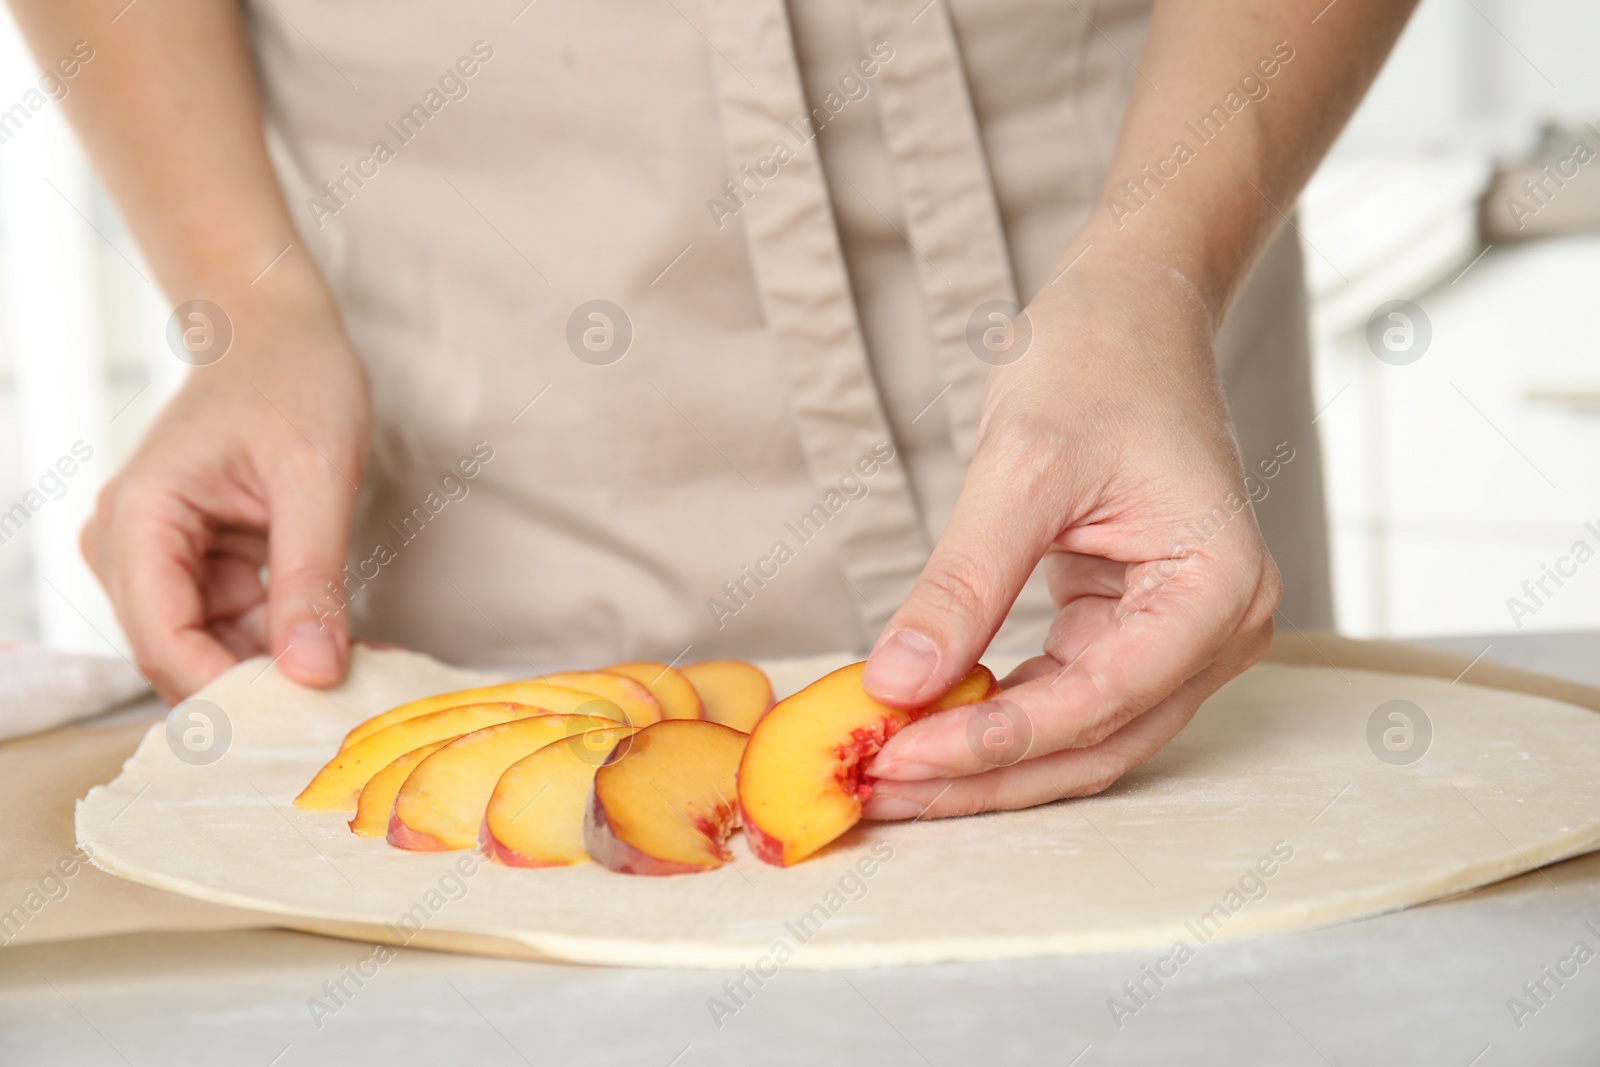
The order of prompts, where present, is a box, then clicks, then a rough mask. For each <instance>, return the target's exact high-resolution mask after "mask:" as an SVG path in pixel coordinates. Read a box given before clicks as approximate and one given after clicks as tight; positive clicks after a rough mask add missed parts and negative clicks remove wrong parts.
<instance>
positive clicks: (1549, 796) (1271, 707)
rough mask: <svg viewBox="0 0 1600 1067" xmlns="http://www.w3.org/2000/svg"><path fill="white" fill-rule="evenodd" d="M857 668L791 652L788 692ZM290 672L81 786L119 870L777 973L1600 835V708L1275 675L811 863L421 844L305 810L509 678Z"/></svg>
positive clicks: (644, 956)
mask: <svg viewBox="0 0 1600 1067" xmlns="http://www.w3.org/2000/svg"><path fill="white" fill-rule="evenodd" d="M842 662H844V658H843V657H827V658H822V659H813V660H805V661H793V660H792V661H785V662H782V663H776V664H771V665H769V670H770V672H771V674H772V678H773V684H774V688H775V689H776V690H777V692H778V693H779V694H780V696H781V695H785V694H787V693H790V692H793V691H794V690H795V689H797V688H799V687H800V686H802V685H804V684H805V683H806V682H808V681H810V680H812V679H814V678H816V677H818V676H819V675H820V674H821V673H823V672H824V671H825V670H827V669H830V668H831V667H833V666H835V665H838V664H839V663H842ZM992 665H994V666H998V667H1003V666H1005V664H1004V663H1002V662H999V661H996V662H995V663H994V664H992ZM264 667H265V662H264V661H262V660H255V661H252V662H249V663H245V664H241V665H240V666H239V667H237V668H235V669H234V670H232V671H230V672H229V673H228V674H226V675H224V676H223V677H221V678H219V679H218V680H217V681H216V682H214V683H213V684H212V685H210V686H208V687H207V688H206V689H205V690H204V691H203V692H202V693H201V694H199V696H200V697H201V698H203V699H205V700H209V701H211V702H212V703H214V704H216V705H218V706H219V707H221V708H222V709H224V711H225V713H226V715H227V717H228V719H229V721H230V724H231V728H232V740H231V745H230V747H229V748H228V750H227V751H226V753H225V755H223V756H222V757H221V759H219V760H218V761H216V762H215V763H212V764H210V765H208V766H191V765H189V764H187V763H185V762H183V761H180V760H179V759H178V758H177V757H176V756H175V755H174V754H173V752H172V751H171V749H169V747H168V743H167V735H166V731H165V730H164V729H163V728H162V727H161V726H160V725H158V726H156V727H155V728H153V729H152V730H151V731H150V733H149V734H148V735H147V736H146V737H145V739H144V741H143V743H142V744H141V745H140V746H139V750H138V752H137V753H136V754H135V755H134V756H133V758H132V759H130V760H129V761H128V763H127V765H126V766H125V767H124V769H123V772H122V774H121V775H120V776H119V777H118V778H117V779H116V781H114V782H113V783H111V784H110V785H109V786H103V787H97V788H95V789H94V790H92V791H91V792H90V793H89V795H88V797H87V798H85V799H84V800H82V801H80V802H79V806H78V815H77V825H78V835H79V839H80V841H82V842H83V843H84V844H86V845H87V846H88V847H89V848H90V849H92V851H93V855H94V858H95V862H96V863H97V864H98V865H100V866H101V867H103V868H104V869H106V870H108V871H110V872H112V873H114V874H118V875H121V876H122V877H124V878H129V879H132V880H133V881H136V882H142V883H145V884H147V885H152V886H157V887H160V888H163V889H168V890H172V891H174V892H178V893H183V894H187V895H190V896H193V897H197V898H200V899H203V900H206V901H211V902H214V903H219V904H226V905H236V906H240V907H245V908H251V909H256V910H259V911H264V912H268V913H271V914H274V915H276V916H278V917H280V919H281V922H282V924H283V925H285V926H290V927H296V928H300V929H309V930H317V931H321V932H325V933H332V934H336V935H339V936H348V937H353V938H360V939H365V940H386V941H400V942H405V943H410V944H415V945H421V946H426V947H435V948H446V949H453V950H458V951H466V952H478V953H486V954H497V955H513V956H529V957H538V958H545V959H561V960H572V961H578V962H584V963H605V964H626V965H647V966H672V967H718V968H729V967H731V968H738V967H742V966H747V965H748V966H757V965H759V966H760V968H761V970H762V971H763V973H764V972H766V971H769V970H770V969H771V968H772V967H775V966H789V967H798V968H832V967H854V966H861V965H873V964H906V963H920V962H929V961H935V960H983V959H1002V958H1011V957H1022V956H1041V955H1054V954H1064V953H1073V952H1087V951H1100V950H1114V949H1128V948H1136V947H1148V948H1150V949H1151V950H1152V951H1157V950H1159V951H1158V952H1157V954H1158V955H1160V956H1162V957H1163V958H1165V957H1167V956H1170V955H1171V954H1172V949H1173V946H1174V945H1175V943H1177V942H1179V941H1181V942H1183V943H1184V944H1185V945H1187V946H1189V949H1190V950H1191V951H1192V950H1193V949H1195V948H1198V947H1199V946H1200V945H1201V944H1202V943H1203V942H1204V941H1206V940H1210V939H1212V938H1215V937H1228V938H1232V937H1238V936H1242V935H1248V934H1258V933H1263V932H1267V931H1278V930H1290V929H1297V928H1302V927H1308V926H1314V925H1319V924H1324V923H1330V922H1335V921H1338V920H1343V919H1352V918H1357V917H1360V916H1365V915H1372V914H1375V913H1378V912H1381V911H1388V910H1391V909H1395V908H1400V907H1404V906H1406V905H1410V904H1416V903H1420V902H1422V901H1426V900H1431V899H1434V898H1438V897H1443V896H1448V895H1450V894H1453V893H1457V892H1460V891H1463V890H1466V889H1469V888H1472V887H1474V886H1479V885H1483V884H1485V883H1488V882H1492V881H1495V880H1498V879H1500V878H1504V877H1507V876H1508V875H1512V874H1516V873H1519V872H1522V871H1525V870H1528V869H1530V868H1532V867H1534V866H1537V865H1542V864H1545V863H1549V862H1552V861H1554V860H1558V859H1562V858H1565V857H1568V856H1573V855H1577V854H1579V853H1582V852H1586V851H1589V850H1592V849H1594V848H1597V847H1600V776H1597V775H1596V773H1595V770H1594V769H1595V767H1596V766H1600V716H1597V715H1595V714H1594V713H1593V712H1590V711H1586V710H1583V709H1580V708H1575V707H1572V706H1570V705H1566V704H1561V703H1557V702H1555V701H1552V700H1547V699H1543V698H1540V697H1533V696H1527V695H1524V694H1519V693H1508V692H1501V691H1496V690H1488V689H1479V688H1475V687H1473V686H1468V685H1465V684H1456V685H1451V684H1448V683H1446V682H1444V681H1440V680H1436V679H1430V678H1419V677H1410V676H1404V675H1394V674H1379V673H1374V672H1366V671H1358V670H1352V669H1344V670H1342V671H1338V670H1328V669H1319V668H1309V667H1288V666H1280V665H1276V664H1261V665H1260V666H1257V667H1256V668H1254V669H1253V670H1251V671H1249V672H1248V673H1247V674H1245V675H1244V676H1242V677H1241V678H1238V679H1235V680H1234V681H1233V682H1231V683H1230V684H1229V685H1228V686H1226V687H1225V688H1224V689H1223V690H1222V691H1221V692H1220V693H1218V694H1217V695H1216V696H1215V697H1213V698H1212V699H1211V700H1210V701H1209V702H1208V703H1207V704H1206V705H1205V707H1204V708H1202V709H1201V711H1200V713H1199V714H1198V715H1197V716H1196V717H1195V720H1194V722H1193V723H1192V724H1191V725H1190V726H1189V728H1188V729H1187V730H1185V731H1184V732H1183V734H1182V735H1180V736H1179V737H1178V738H1177V739H1176V740H1175V741H1174V742H1173V743H1172V744H1171V745H1169V746H1168V747H1167V748H1166V749H1165V750H1164V751H1163V752H1162V753H1161V754H1160V755H1159V756H1158V757H1157V758H1156V759H1154V760H1152V761H1151V762H1150V763H1148V764H1146V765H1145V766H1144V767H1141V768H1139V769H1138V770H1137V771H1135V772H1134V773H1132V774H1130V775H1128V776H1127V777H1126V778H1124V779H1123V780H1122V781H1121V782H1119V783H1118V784H1117V785H1116V786H1115V787H1113V788H1112V789H1111V790H1109V791H1107V792H1106V793H1104V794H1102V795H1100V796H1097V797H1093V798H1088V799H1083V800H1075V801H1069V802H1065V803H1059V804H1055V805H1051V806H1048V807H1043V808H1036V809H1033V810H1031V811H1025V812H1016V813H1008V814H1002V815H989V816H981V817H976V818H968V819H952V820H944V821H928V822H920V823H915V824H863V825H861V826H858V827H857V828H856V829H855V830H854V831H852V832H851V833H850V834H848V835H847V836H846V837H844V838H843V839H841V840H840V841H839V842H837V843H836V844H835V845H833V846H831V847H830V848H828V849H826V850H824V851H823V852H822V853H820V854H818V855H817V856H816V857H814V858H812V859H810V860H808V861H807V862H805V863H803V864H800V865H799V866H796V867H793V868H790V869H787V870H782V869H778V868H775V867H769V866H767V865H765V864H763V863H760V862H759V861H757V860H755V859H754V858H753V857H752V856H751V855H750V854H749V852H748V850H746V849H744V848H743V846H742V842H741V841H740V838H739V837H737V836H736V838H735V846H734V850H735V862H734V863H733V864H732V865H730V866H728V867H724V868H722V869H720V870H717V871H714V872H711V873H708V874H699V875H685V876H679V877H673V878H645V877H630V876H627V875H619V874H613V873H611V872H609V871H606V870H604V869H602V868H600V867H599V866H598V865H594V864H587V865H584V866H581V867H574V868H567V869H555V870H519V869H511V868H504V867H497V866H494V865H492V864H489V863H487V862H484V861H481V860H479V861H474V860H473V859H472V854H471V853H446V854H439V853H432V854H429V853H406V852H401V851H399V850H396V849H393V848H390V847H389V846H388V845H386V844H384V843H383V842H382V841H373V840H362V839H358V838H356V837H354V836H353V835H351V834H350V833H349V831H348V830H347V829H346V828H345V818H346V817H345V816H343V815H337V814H331V815H330V814H312V813H308V812H303V811H300V810H299V809H298V808H295V807H294V806H293V805H292V803H291V800H292V798H293V797H294V795H295V794H296V793H297V792H298V791H299V790H300V788H301V787H302V786H303V785H304V784H305V783H306V781H307V780H309V778H310V777H311V775H312V773H313V772H314V771H315V770H316V769H317V767H318V766H320V765H321V764H322V762H323V761H324V760H326V759H327V758H328V757H329V755H330V754H331V753H332V752H333V751H334V750H335V749H336V748H337V746H338V743H339V739H340V738H341V737H342V736H343V734H344V732H345V731H346V730H348V729H349V728H350V727H351V726H352V725H354V724H355V723H356V722H358V721H360V720H361V719H363V718H366V717H367V716H369V715H372V714H375V713H377V712H379V711H381V710H383V709H385V708H387V707H389V706H391V705H393V704H396V703H399V702H400V701H402V700H407V699H411V698H414V697H417V696H421V695H424V694H427V693H431V692H439V691H442V690H446V689H452V688H460V687H463V686H467V685H472V684H481V679H482V678H483V677H484V676H482V675H478V674H472V673H468V672H465V671H460V670H456V669H453V668H450V667H447V666H445V665H443V664H441V663H438V662H436V661H434V660H431V659H429V658H427V657H425V656H421V655H417V654H413V653H407V652H395V651H373V650H371V649H365V648H357V649H356V650H355V651H354V655H353V660H352V666H351V672H350V676H349V679H348V680H347V681H346V682H345V683H344V684H343V685H342V686H340V687H339V688H338V689H336V690H333V691H327V692H319V691H312V690H306V689H301V688H298V687H296V686H294V685H292V684H290V683H289V682H288V681H286V680H285V679H284V678H283V676H282V675H281V674H280V673H279V672H278V671H277V670H276V669H266V672H265V673H262V672H263V669H264ZM1395 699H1404V700H1409V701H1412V702H1414V703H1415V704H1416V705H1417V706H1418V707H1420V708H1421V709H1423V712H1424V714H1425V715H1426V717H1427V719H1428V721H1429V723H1431V728H1432V739H1431V742H1430V744H1429V747H1428V749H1427V751H1426V755H1425V756H1424V757H1423V758H1422V759H1420V760H1419V761H1417V762H1414V763H1411V764H1409V765H1403V766H1401V765H1394V764H1391V763H1389V762H1385V761H1384V760H1381V759H1379V758H1378V757H1377V756H1376V755H1374V752H1373V750H1372V749H1371V748H1370V747H1369V744H1368V740H1367V737H1368V721H1369V719H1370V718H1371V717H1372V715H1373V712H1374V710H1375V709H1377V708H1378V706H1379V705H1381V704H1383V703H1385V702H1386V701H1390V700H1395ZM1385 725H1388V724H1387V723H1386V724H1385ZM461 863H465V864H466V866H467V867H469V868H472V873H471V874H470V875H468V876H466V877H462V876H461V875H460V874H459V873H458V872H457V866H456V865H457V864H461ZM1269 871H1270V874H1269V873H1267V872H1269ZM868 872H870V873H868ZM407 915H409V916H410V918H409V919H405V918H404V917H405V916H407ZM808 917H809V918H808ZM1185 958H1186V957H1185Z"/></svg>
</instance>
